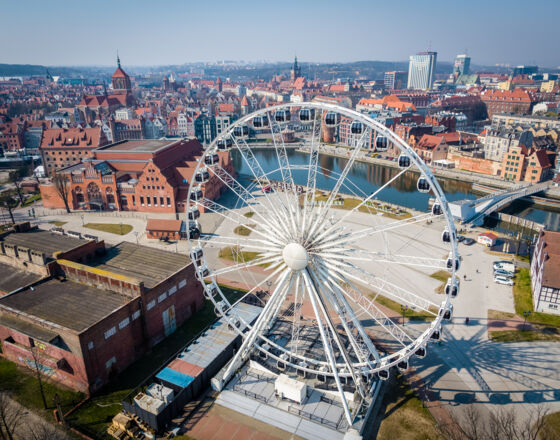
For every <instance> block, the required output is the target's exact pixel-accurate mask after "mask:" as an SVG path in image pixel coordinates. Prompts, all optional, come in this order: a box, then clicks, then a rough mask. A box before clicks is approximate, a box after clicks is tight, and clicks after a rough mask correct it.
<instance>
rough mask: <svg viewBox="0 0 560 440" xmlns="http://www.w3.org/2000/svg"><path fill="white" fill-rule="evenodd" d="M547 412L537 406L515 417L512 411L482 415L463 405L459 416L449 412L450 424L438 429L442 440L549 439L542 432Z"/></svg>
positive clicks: (546, 432)
mask: <svg viewBox="0 0 560 440" xmlns="http://www.w3.org/2000/svg"><path fill="white" fill-rule="evenodd" d="M547 414H548V410H547V409H546V408H545V407H544V406H542V405H538V406H536V407H533V408H531V409H529V411H526V412H525V418H524V419H522V418H520V417H518V416H517V415H516V413H515V409H514V408H509V409H504V408H500V409H498V410H497V411H486V410H485V411H484V412H482V411H481V410H480V408H479V407H478V406H475V405H467V406H466V407H464V409H463V410H462V411H461V414H460V415H459V414H458V412H457V411H450V413H449V416H450V418H451V423H449V424H447V425H443V426H440V433H441V436H442V438H444V439H445V440H552V439H553V437H552V436H550V435H549V434H548V431H547V429H546V415H547Z"/></svg>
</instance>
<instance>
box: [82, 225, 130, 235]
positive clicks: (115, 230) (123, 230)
mask: <svg viewBox="0 0 560 440" xmlns="http://www.w3.org/2000/svg"><path fill="white" fill-rule="evenodd" d="M84 227H85V228H89V229H95V230H96V231H102V232H110V233H111V234H117V235H126V234H128V233H129V232H130V231H132V225H127V224H125V223H123V224H122V225H121V224H120V223H86V224H85V225H84Z"/></svg>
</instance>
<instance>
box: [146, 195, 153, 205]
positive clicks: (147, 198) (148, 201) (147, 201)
mask: <svg viewBox="0 0 560 440" xmlns="http://www.w3.org/2000/svg"><path fill="white" fill-rule="evenodd" d="M146 203H147V204H148V206H152V202H151V200H150V196H146Z"/></svg>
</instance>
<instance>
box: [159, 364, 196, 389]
mask: <svg viewBox="0 0 560 440" xmlns="http://www.w3.org/2000/svg"><path fill="white" fill-rule="evenodd" d="M156 377H157V378H158V379H160V380H164V381H166V382H169V383H172V384H173V385H177V386H178V387H181V388H186V387H187V386H188V385H189V384H190V383H191V382H192V381H193V380H194V378H193V377H191V376H188V375H186V374H183V373H180V372H179V371H175V370H172V369H171V368H164V369H163V370H161V371H160V372H159V373H158V374H157V375H156Z"/></svg>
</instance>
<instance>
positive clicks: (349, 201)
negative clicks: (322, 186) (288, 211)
mask: <svg viewBox="0 0 560 440" xmlns="http://www.w3.org/2000/svg"><path fill="white" fill-rule="evenodd" d="M328 199H329V197H328V196H327V195H317V196H316V197H315V201H317V202H326V201H327V200H328ZM336 201H340V202H343V204H341V205H337V204H333V205H332V207H333V208H337V209H346V210H351V209H354V208H355V207H356V206H358V205H359V204H360V203H362V200H359V199H354V198H349V197H344V198H342V197H339V198H337V199H335V203H336ZM371 204H374V205H375V206H371ZM371 204H368V205H363V206H360V207H359V208H358V211H360V212H365V213H368V214H377V213H380V212H381V213H383V217H389V218H393V219H398V220H400V219H405V218H410V217H412V214H410V212H408V211H405V210H400V211H398V212H391V211H390V209H391V208H390V207H389V205H383V204H382V203H378V204H377V203H376V202H375V201H372V202H371Z"/></svg>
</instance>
